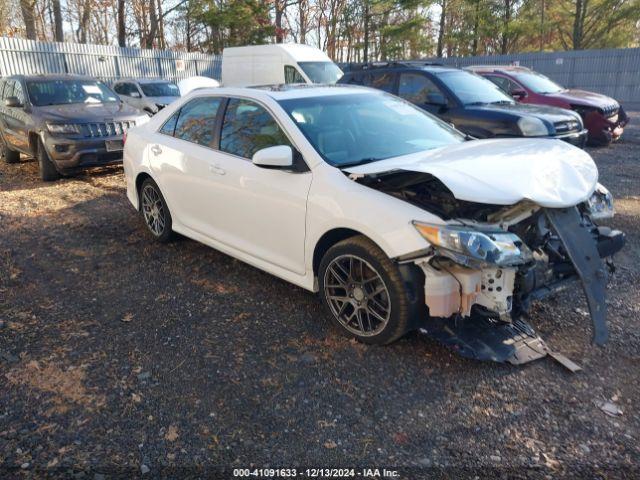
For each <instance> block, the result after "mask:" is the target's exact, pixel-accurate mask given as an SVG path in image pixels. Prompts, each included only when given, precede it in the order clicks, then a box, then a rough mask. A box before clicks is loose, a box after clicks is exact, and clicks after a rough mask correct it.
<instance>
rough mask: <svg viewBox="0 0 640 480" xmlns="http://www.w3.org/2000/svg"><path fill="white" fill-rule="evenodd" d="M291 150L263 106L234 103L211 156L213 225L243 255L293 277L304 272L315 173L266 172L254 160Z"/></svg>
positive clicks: (242, 101) (233, 100)
mask: <svg viewBox="0 0 640 480" xmlns="http://www.w3.org/2000/svg"><path fill="white" fill-rule="evenodd" d="M276 145H291V142H290V141H289V139H288V137H287V136H286V135H285V134H284V132H283V130H282V129H281V127H280V126H279V124H278V122H277V121H276V120H275V119H274V117H273V116H272V114H271V113H270V112H269V111H268V110H267V109H266V108H265V107H264V106H262V105H260V104H258V103H256V102H254V101H251V100H244V99H237V98H232V99H230V100H229V103H228V105H227V108H226V111H225V114H224V119H223V122H222V130H221V133H220V151H219V152H217V153H216V154H215V155H213V156H212V160H211V165H210V168H211V171H210V175H211V176H212V178H214V179H215V180H214V183H216V185H217V188H215V196H216V203H217V205H220V207H221V208H219V209H215V210H211V211H210V212H209V214H210V216H211V220H210V221H211V222H212V223H215V224H216V227H217V229H218V230H219V235H220V236H219V238H218V240H220V241H221V242H223V243H226V244H228V245H230V246H232V247H234V248H236V249H238V250H241V251H243V252H245V253H248V254H250V255H252V256H254V257H257V258H259V259H261V260H263V261H266V262H269V263H271V264H273V265H276V266H278V267H281V268H284V269H286V270H289V271H291V272H295V273H298V274H300V275H303V274H304V273H305V259H304V242H305V219H306V209H307V195H308V193H309V188H310V187H311V179H312V175H311V172H309V171H306V172H303V173H299V172H294V171H288V170H281V169H269V168H262V167H259V166H256V165H254V164H253V163H252V162H251V158H252V156H253V154H254V153H255V152H257V151H258V150H260V149H262V148H267V147H272V146H276Z"/></svg>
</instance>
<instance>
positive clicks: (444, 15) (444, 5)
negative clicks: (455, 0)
mask: <svg viewBox="0 0 640 480" xmlns="http://www.w3.org/2000/svg"><path fill="white" fill-rule="evenodd" d="M440 6H441V7H442V11H441V12H440V28H439V29H438V46H437V47H436V55H437V56H438V57H440V58H442V48H443V47H444V32H445V28H446V24H445V23H446V20H447V0H442V3H441V4H440Z"/></svg>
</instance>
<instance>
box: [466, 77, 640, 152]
mask: <svg viewBox="0 0 640 480" xmlns="http://www.w3.org/2000/svg"><path fill="white" fill-rule="evenodd" d="M468 68H469V70H471V71H474V72H476V73H478V74H479V75H482V76H483V77H485V78H487V79H489V80H491V81H492V82H493V83H495V84H496V85H497V86H498V87H500V88H501V89H502V90H504V91H505V92H506V93H508V94H509V95H511V96H513V98H515V99H516V100H517V101H519V102H521V103H527V104H535V105H552V106H554V107H560V108H567V109H571V110H574V111H575V112H578V113H579V114H580V116H581V117H582V120H583V122H584V125H585V127H587V130H588V131H589V136H588V140H589V143H590V144H592V145H608V144H610V143H611V142H612V141H614V140H617V139H618V138H620V136H621V135H622V132H623V131H624V127H625V125H626V124H627V122H628V121H629V117H628V116H627V114H626V113H625V111H624V109H623V108H622V107H621V106H620V104H619V103H618V102H617V101H616V100H614V99H613V98H611V97H607V96H606V95H600V94H599V93H594V92H588V91H586V90H576V89H573V88H564V87H562V86H560V85H558V84H557V83H556V82H554V81H553V80H551V79H550V78H548V77H545V76H544V75H542V74H541V73H538V72H534V71H533V70H529V69H528V68H525V67H517V66H503V65H496V66H475V67H468Z"/></svg>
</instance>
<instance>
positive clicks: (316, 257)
mask: <svg viewBox="0 0 640 480" xmlns="http://www.w3.org/2000/svg"><path fill="white" fill-rule="evenodd" d="M358 235H362V236H364V237H366V238H368V239H369V240H371V241H372V242H373V243H375V244H376V245H378V246H380V245H379V244H378V242H376V241H375V240H374V239H372V238H371V237H369V236H368V235H365V234H364V233H362V232H359V231H358V230H354V229H352V228H347V227H338V228H332V229H331V230H328V231H327V232H325V233H324V234H323V235H322V236H321V237H320V238H319V239H318V241H317V242H316V245H315V247H314V249H313V259H312V262H313V263H312V266H313V275H314V276H317V275H318V270H319V269H320V262H321V261H322V257H324V255H325V253H327V252H328V251H329V249H330V248H331V247H333V246H334V245H335V244H336V243H338V242H341V241H342V240H346V239H347V238H351V237H356V236H358Z"/></svg>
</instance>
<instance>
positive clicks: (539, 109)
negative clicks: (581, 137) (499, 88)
mask: <svg viewBox="0 0 640 480" xmlns="http://www.w3.org/2000/svg"><path fill="white" fill-rule="evenodd" d="M466 110H467V111H483V112H496V113H506V114H510V115H519V116H527V117H530V116H533V117H537V118H540V119H543V120H547V121H550V122H553V123H556V122H562V121H568V120H575V119H576V114H575V113H573V112H572V111H571V110H566V109H564V108H558V107H551V106H549V105H530V104H524V103H495V104H487V105H472V106H468V107H466Z"/></svg>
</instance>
